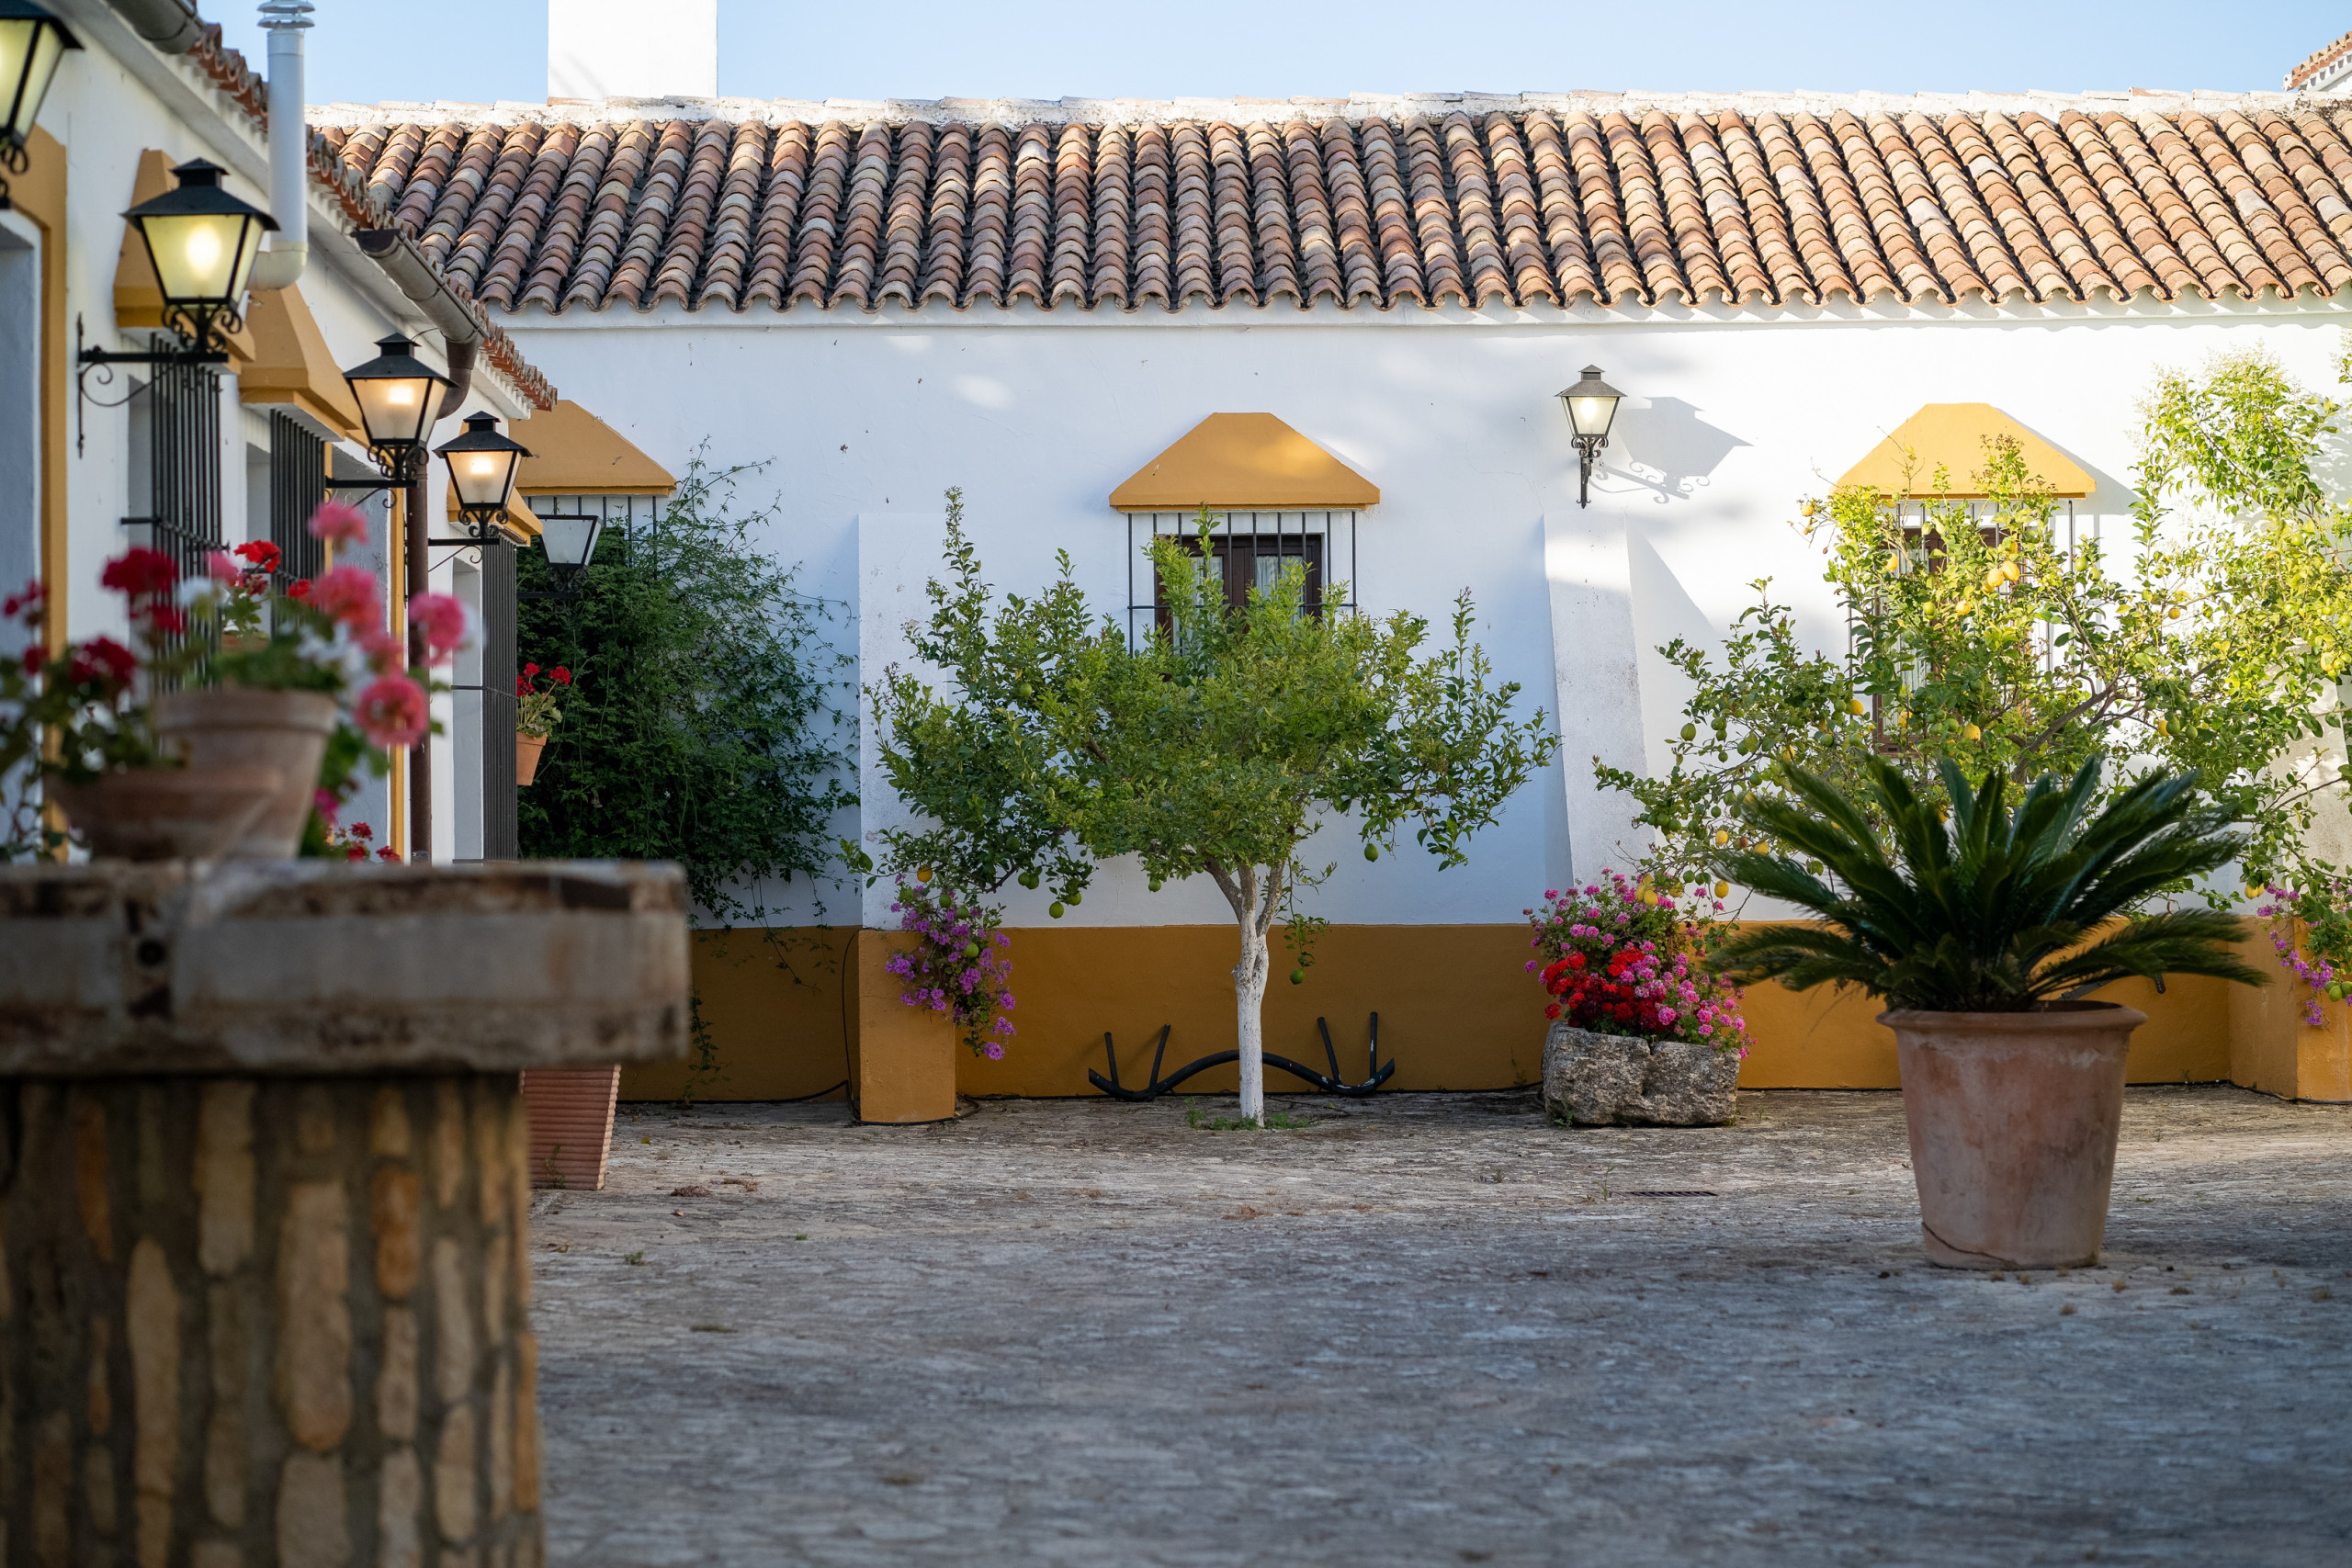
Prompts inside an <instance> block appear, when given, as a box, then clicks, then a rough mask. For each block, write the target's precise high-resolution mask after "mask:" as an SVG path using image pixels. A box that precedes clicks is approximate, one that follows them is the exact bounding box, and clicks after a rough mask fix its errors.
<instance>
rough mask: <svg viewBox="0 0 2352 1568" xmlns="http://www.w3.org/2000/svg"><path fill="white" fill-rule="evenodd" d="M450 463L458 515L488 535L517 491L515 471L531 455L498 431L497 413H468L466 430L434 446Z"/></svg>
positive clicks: (482, 535)
mask: <svg viewBox="0 0 2352 1568" xmlns="http://www.w3.org/2000/svg"><path fill="white" fill-rule="evenodd" d="M433 450H434V451H435V454H437V455H438V456H439V457H441V459H442V460H443V461H444V462H446V463H447V464H448V465H449V488H450V490H451V491H453V492H455V494H456V495H457V498H458V516H459V517H461V518H463V519H465V521H466V522H467V523H468V524H469V525H471V526H472V528H473V531H474V536H475V537H476V538H485V539H486V538H488V537H489V536H490V531H491V529H492V527H494V526H495V525H497V522H498V519H499V518H500V517H502V516H503V515H504V514H505V512H506V502H507V499H508V498H509V497H510V496H512V495H513V494H514V493H515V469H516V468H519V467H520V466H521V464H522V461H523V459H524V458H526V457H529V456H530V455H531V454H530V452H529V451H528V449H526V447H525V446H523V445H522V444H521V443H520V442H518V441H515V440H513V439H511V438H509V437H507V436H504V435H502V434H499V433H498V416H497V415H496V414H491V413H477V414H469V415H468V416H467V418H466V433H465V434H463V435H460V436H458V438H457V439H456V440H454V441H450V442H446V443H444V444H443V445H441V446H436V447H435V448H434V449H433Z"/></svg>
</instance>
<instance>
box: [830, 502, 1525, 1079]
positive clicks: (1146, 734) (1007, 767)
mask: <svg viewBox="0 0 2352 1568" xmlns="http://www.w3.org/2000/svg"><path fill="white" fill-rule="evenodd" d="M947 499H948V527H947V547H946V552H945V554H946V560H947V566H948V573H947V576H948V581H944V582H942V581H937V580H934V581H933V582H932V583H931V584H930V587H929V592H930V598H931V604H932V615H931V618H930V620H929V622H928V623H927V624H922V625H918V626H914V627H912V628H911V630H912V632H913V634H914V648H915V651H916V652H917V653H918V654H920V655H921V656H922V658H923V659H924V660H929V661H930V662H931V663H933V665H935V666H937V667H938V668H939V669H940V670H942V671H944V672H945V675H946V677H947V683H948V690H947V691H946V692H945V693H944V694H942V693H938V692H934V691H933V690H932V688H931V687H930V686H929V685H927V684H926V683H925V682H922V680H921V679H919V678H918V677H916V676H915V675H913V674H912V673H910V672H909V671H903V670H899V669H895V668H894V669H892V670H889V671H885V672H884V675H883V679H882V680H881V681H880V682H878V683H877V684H876V686H875V687H874V688H873V689H872V696H873V700H874V703H875V707H876V715H877V716H878V718H879V720H880V722H881V728H882V743H881V760H882V766H883V770H884V772H885V773H886V774H887V775H888V778H889V780H890V783H891V785H892V787H893V788H895V789H896V790H897V791H898V793H899V795H901V796H902V797H903V798H904V799H905V800H906V801H907V802H908V804H909V805H910V806H911V807H913V808H914V810H915V811H916V812H917V813H918V814H919V817H920V818H921V820H919V822H918V823H917V825H915V826H912V827H908V828H899V829H889V830H887V831H886V832H885V833H884V834H883V835H882V838H883V841H884V843H885V845H886V866H885V869H886V870H887V871H888V872H889V873H891V874H899V875H904V874H906V873H908V872H910V871H913V870H915V869H916V868H918V867H922V866H929V867H933V868H934V869H935V870H936V871H937V872H938V874H941V875H942V876H944V879H945V882H946V885H947V886H949V887H950V888H952V889H954V890H955V891H956V894H957V895H958V896H960V897H965V898H967V899H968V898H979V899H984V898H986V897H988V896H989V895H990V894H992V893H995V892H996V891H997V890H998V889H1000V888H1001V887H1002V886H1003V885H1004V883H1005V882H1006V881H1008V880H1010V879H1014V878H1018V879H1019V880H1020V881H1021V882H1022V883H1023V886H1039V885H1041V884H1043V883H1050V884H1051V885H1052V886H1053V889H1054V891H1055V894H1056V895H1057V900H1058V901H1059V902H1060V903H1063V904H1075V903H1077V901H1078V899H1079V897H1080V895H1081V893H1082V892H1083V890H1084V888H1085V887H1086V886H1087V884H1088V882H1089V881H1090V880H1091V877H1092V875H1093V872H1094V867H1095V865H1096V863H1098V862H1100V861H1103V860H1106V859H1110V858H1113V857H1116V856H1126V855H1132V856H1134V857H1135V858H1136V859H1137V860H1138V861H1139V862H1141V863H1142V867H1143V871H1144V874H1145V875H1146V876H1147V878H1148V880H1149V881H1150V883H1151V884H1152V886H1155V887H1157V886H1159V885H1161V884H1163V883H1165V882H1167V881H1168V880H1170V879H1171V878H1177V877H1186V876H1193V875H1205V876H1207V877H1209V878H1210V879H1211V880H1212V881H1214V882H1215V883H1216V886H1217V888H1218V889H1219V891H1221V892H1222V893H1223V894H1224V895H1225V897H1226V900H1227V904H1228V905H1229V906H1230V907H1231V908H1232V909H1233V912H1234V917H1235V919H1236V920H1237V922H1238V924H1239V926H1240V930H1241V938H1242V959H1241V963H1240V964H1239V965H1238V966H1237V968H1236V970H1235V983H1236V987H1237V991H1238V996H1239V998H1240V1000H1241V1002H1242V1004H1243V1006H1242V1018H1243V1028H1242V1045H1241V1049H1242V1052H1243V1058H1244V1060H1243V1094H1244V1102H1243V1110H1244V1111H1245V1112H1254V1111H1255V1110H1256V1109H1257V1108H1256V1106H1255V1105H1254V1104H1252V1103H1251V1102H1250V1098H1249V1097H1250V1094H1251V1092H1252V1090H1253V1089H1254V1088H1255V1087H1256V1086H1255V1085H1254V1083H1253V1079H1252V1074H1251V1071H1250V1069H1251V1067H1252V1066H1253V1064H1254V1060H1255V1057H1254V1055H1253V1053H1254V1051H1255V1048H1256V1045H1257V1035H1256V1032H1255V1031H1256V1029H1257V1026H1258V1024H1257V1021H1258V1013H1257V1007H1258V1003H1259V1000H1260V998H1261V997H1262V994H1263V989H1264V984H1265V978H1266V971H1267V960H1266V938H1267V934H1268V932H1269V931H1271V930H1272V926H1273V924H1274V922H1275V920H1276V919H1277V918H1278V917H1279V916H1281V915H1283V913H1284V912H1287V913H1288V914H1289V916H1290V919H1289V921H1288V924H1287V926H1286V930H1285V935H1286V936H1287V937H1288V938H1289V939H1290V940H1291V941H1292V942H1294V944H1296V943H1298V942H1303V941H1311V938H1312V934H1313V932H1314V931H1315V930H1316V929H1317V924H1318V922H1317V921H1316V920H1315V919H1312V918H1311V917H1308V916H1306V915H1305V914H1303V913H1302V912H1300V911H1299V910H1298V909H1297V908H1296V907H1295V903H1296V893H1297V890H1298V889H1299V888H1301V887H1312V886H1316V885H1317V884H1319V883H1320V882H1321V881H1322V880H1323V879H1324V878H1325V877H1326V876H1328V875H1329V874H1330V872H1331V871H1332V870H1333V869H1334V867H1332V866H1325V867H1324V868H1322V869H1321V870H1320V871H1316V870H1312V869H1310V868H1309V867H1308V866H1307V865H1306V864H1305V863H1303V862H1302V861H1301V860H1300V858H1299V856H1300V851H1301V849H1302V848H1303V846H1304V845H1305V843H1306V840H1307V839H1308V838H1309V837H1310V836H1312V835H1313V833H1314V832H1315V831H1316V829H1317V828H1318V827H1320V826H1321V825H1322V823H1323V822H1324V821H1325V820H1326V819H1327V818H1329V816H1331V815H1333V814H1351V815H1352V816H1353V817H1354V818H1355V826H1356V831H1357V833H1358V834H1359V836H1360V837H1361V838H1362V840H1363V843H1364V844H1365V845H1366V847H1368V848H1376V847H1377V846H1378V845H1380V844H1383V843H1386V844H1391V845H1393V844H1394V843H1395V841H1396V840H1397V835H1398V833H1399V832H1400V831H1401V830H1402V829H1405V828H1406V827H1408V825H1409V827H1410V828H1411V830H1412V833H1413V837H1414V839H1415V840H1416V841H1417V842H1419V844H1420V845H1421V846H1422V848H1424V849H1425V850H1427V851H1428V852H1430V854H1431V855H1433V856H1435V857H1436V858H1437V860H1438V861H1439V862H1440V863H1441V864H1445V865H1455V864H1459V863H1461V862H1462V861H1463V860H1464V858H1465V855H1464V842H1465V840H1467V839H1468V837H1469V835H1470V834H1471V833H1473V832H1475V831H1476V829H1479V828H1481V827H1483V826H1485V825H1487V823H1490V822H1492V821H1493V820H1494V818H1495V816H1496V814H1497V813H1498V811H1499V810H1500V809H1501V807H1502V804H1503V802H1504V801H1505V800H1507V799H1509V798H1510V795H1511V794H1512V793H1513V792H1515V791H1516V790H1517V789H1518V788H1519V786H1520V785H1521V784H1523V783H1525V782H1526V780H1527V778H1528V776H1529V775H1530V774H1531V773H1533V772H1534V771H1535V770H1536V769H1538V768H1541V767H1543V766H1544V764H1545V763H1546V762H1547V761H1549V760H1550V757H1551V755H1552V750H1553V748H1554V747H1555V746H1556V744H1557V742H1556V740H1555V739H1553V738H1551V737H1550V736H1549V735H1547V734H1546V733H1545V729H1546V725H1545V721H1544V716H1543V714H1542V713H1540V712H1539V713H1537V714H1536V715H1535V716H1533V717H1532V718H1530V719H1527V720H1524V721H1519V720H1514V719H1513V718H1512V716H1511V713H1510V708H1511V703H1512V700H1513V698H1515V697H1516V696H1517V694H1518V691H1519V688H1518V686H1517V685H1516V684H1509V683H1507V684H1503V685H1494V684H1491V683H1490V678H1491V675H1492V669H1491V666H1490V665H1489V663H1488V661H1487V657H1486V654H1485V653H1484V651H1483V650H1481V649H1479V648H1478V647H1477V646H1476V644H1474V643H1473V642H1471V641H1470V637H1469V633H1470V625H1471V620H1472V610H1471V606H1470V603H1469V599H1468V596H1467V595H1466V594H1465V595H1464V597H1463V598H1462V599H1461V600H1460V601H1459V602H1458V603H1457V604H1456V605H1455V608H1454V614H1453V626H1452V632H1453V636H1452V637H1451V639H1450V640H1449V641H1447V642H1444V643H1442V644H1440V645H1438V646H1436V647H1434V648H1428V647H1425V645H1427V644H1428V643H1429V642H1430V627H1429V624H1428V622H1427V621H1426V620H1424V619H1423V618H1421V617H1419V616H1417V615H1406V614H1402V613H1399V614H1397V615H1390V616H1388V617H1386V618H1385V619H1379V620H1375V619H1373V618H1371V617H1369V616H1364V615H1355V614H1351V613H1343V612H1340V611H1338V610H1331V611H1326V612H1322V613H1310V612H1309V611H1308V610H1307V608H1306V603H1305V600H1306V580H1305V573H1304V571H1303V570H1302V569H1301V568H1300V567H1299V566H1297V565H1296V564H1295V563H1294V564H1292V565H1290V566H1288V567H1286V568H1285V569H1284V570H1283V574H1282V576H1281V578H1280V579H1279V581H1277V582H1276V584H1275V585H1274V586H1273V587H1272V588H1271V589H1268V590H1259V589H1254V588H1253V589H1252V590H1251V592H1250V595H1249V599H1248V602H1247V603H1246V604H1244V605H1242V606H1240V607H1238V608H1236V607H1233V606H1231V605H1229V604H1228V603H1227V598H1226V593H1225V585H1224V583H1223V581H1222V579H1221V577H1220V575H1219V565H1218V563H1217V562H1216V559H1215V558H1214V557H1213V555H1212V553H1211V550H1210V545H1209V538H1208V534H1209V529H1210V527H1211V525H1212V523H1213V519H1212V518H1211V517H1210V515H1209V514H1208V513H1206V512H1205V511H1204V512H1203V513H1202V514H1201V516H1200V518H1199V519H1198V522H1199V526H1200V530H1201V536H1200V537H1199V538H1198V539H1196V540H1194V541H1192V544H1193V547H1192V548H1187V547H1186V544H1185V543H1184V542H1182V541H1178V540H1172V539H1162V540H1159V541H1156V542H1155V543H1154V545H1153V547H1152V552H1151V555H1152V565H1153V568H1154V570H1156V571H1157V572H1158V574H1159V581H1160V583H1161V588H1162V592H1163V595H1164V598H1165V602H1166V604H1167V606H1168V615H1169V619H1170V626H1171V627H1172V632H1170V631H1162V630H1159V629H1157V628H1155V629H1154V630H1153V632H1152V633H1151V634H1150V635H1149V636H1148V637H1144V638H1143V639H1141V641H1140V642H1139V643H1137V644H1134V645H1131V644H1130V643H1129V641H1128V639H1127V637H1126V636H1125V634H1124V633H1123V631H1122V630H1121V628H1120V627H1119V626H1118V625H1117V624H1116V623H1115V622H1114V621H1113V620H1111V619H1109V618H1108V617H1104V618H1102V619H1097V618H1096V616H1095V615H1094V614H1093V613H1092V612H1091V610H1090V609H1089V607H1088V605H1087V604H1086V601H1085V596H1084V595H1083V594H1082V593H1081V592H1080V591H1079V589H1078V587H1077V585H1076V583H1075V582H1073V581H1071V576H1070V564H1069V558H1068V556H1067V555H1065V556H1063V557H1061V558H1060V565H1061V570H1060V573H1059V576H1058V577H1057V580H1056V581H1054V582H1053V583H1052V584H1051V585H1049V586H1048V587H1047V588H1046V591H1045V592H1043V593H1041V594H1038V595H1036V596H1035V597H1029V596H1024V595H1022V594H1017V593H1009V594H1006V595H1005V596H1004V597H1003V599H1002V601H1001V603H1000V602H999V601H998V600H997V597H996V595H995V593H994V592H993V590H992V589H991V588H990V587H989V584H988V583H987V582H986V581H983V579H982V577H981V575H980V565H979V560H978V554H977V552H976V551H975V550H974V549H973V547H972V546H971V542H970V540H969V539H968V538H967V536H966V535H965V533H964V526H963V501H962V496H961V494H960V492H958V491H948V496H947ZM1345 597H1346V594H1345V591H1344V589H1342V588H1340V587H1339V586H1338V585H1334V586H1333V587H1331V588H1330V589H1329V590H1328V591H1327V602H1339V601H1342V600H1344V599H1345ZM1057 912H1058V910H1057Z"/></svg>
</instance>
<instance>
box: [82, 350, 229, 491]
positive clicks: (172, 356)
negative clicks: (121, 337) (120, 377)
mask: <svg viewBox="0 0 2352 1568" xmlns="http://www.w3.org/2000/svg"><path fill="white" fill-rule="evenodd" d="M228 363H229V356H228V355H227V354H225V353H221V352H219V351H215V350H208V349H190V348H143V349H138V348H134V349H111V348H90V347H88V346H86V345H85V340H84V334H83V330H82V318H81V316H80V315H78V314H77V315H75V316H74V366H75V369H74V456H75V457H81V456H83V455H84V454H85V452H86V451H87V450H88V448H89V431H88V429H87V422H86V420H85V415H84V412H83V405H84V404H85V403H96V404H97V405H98V407H100V408H102V409H119V408H120V407H122V405H123V404H125V403H127V402H129V401H130V400H131V398H132V396H133V395H134V394H135V393H137V391H138V390H139V389H138V388H136V387H130V388H126V389H124V390H123V394H122V396H120V397H119V398H116V399H114V400H112V401H108V400H107V399H105V398H102V397H99V396H97V395H96V393H94V392H92V391H91V390H90V372H91V371H93V370H96V372H97V373H98V385H99V386H101V387H111V386H113V385H114V369H113V367H115V366H118V365H226V364H228Z"/></svg>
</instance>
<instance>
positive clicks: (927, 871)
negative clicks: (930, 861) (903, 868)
mask: <svg viewBox="0 0 2352 1568" xmlns="http://www.w3.org/2000/svg"><path fill="white" fill-rule="evenodd" d="M915 880H916V881H917V882H929V881H930V880H931V867H929V866H927V865H919V866H917V867H915Z"/></svg>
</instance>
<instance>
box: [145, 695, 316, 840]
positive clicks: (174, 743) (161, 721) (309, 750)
mask: <svg viewBox="0 0 2352 1568" xmlns="http://www.w3.org/2000/svg"><path fill="white" fill-rule="evenodd" d="M334 725H335V706H334V698H333V697H330V696H326V695H324V694H321V693H318V692H254V691H247V690H245V689H244V688H243V687H240V686H222V687H218V688H215V689H212V690H209V691H197V692H173V693H170V694H167V695H165V696H163V697H161V698H159V699H157V701H156V703H155V735H156V738H157V739H159V740H161V741H162V742H163V744H164V750H168V751H174V752H176V753H177V754H179V755H181V756H183V757H185V758H187V762H188V765H189V766H190V767H191V768H207V769H211V768H236V767H263V768H271V769H275V770H276V771H277V774H278V784H277V789H276V791H275V792H273V793H272V795H271V796H270V800H269V804H268V805H267V806H266V807H264V808H263V809H262V811H261V813H260V815H259V816H257V817H255V818H254V821H253V825H252V826H251V827H249V828H247V829H245V831H244V832H243V835H241V836H240V837H239V838H238V839H237V840H235V841H234V842H233V843H232V845H230V847H229V849H228V851H227V852H226V853H225V854H224V856H223V858H224V859H228V860H291V859H293V858H294V855H295V852H297V851H298V850H299V849H300V847H301V843H302V828H303V825H304V824H305V823H307V822H308V821H309V820H310V819H311V796H312V795H315V794H317V792H318V787H319V759H320V758H321V757H322V755H323V754H324V753H325V751H326V745H327V737H328V736H330V735H333V734H334Z"/></svg>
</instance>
